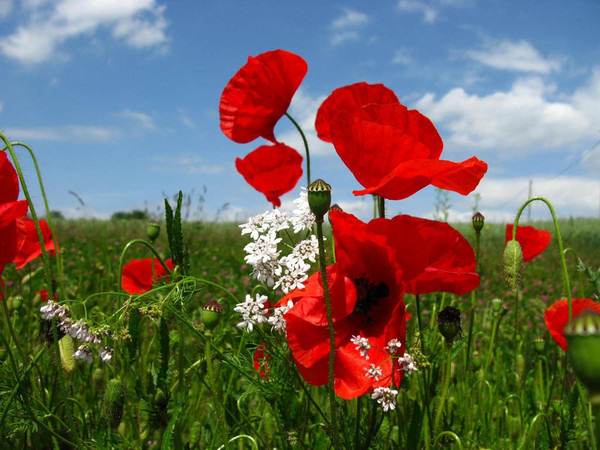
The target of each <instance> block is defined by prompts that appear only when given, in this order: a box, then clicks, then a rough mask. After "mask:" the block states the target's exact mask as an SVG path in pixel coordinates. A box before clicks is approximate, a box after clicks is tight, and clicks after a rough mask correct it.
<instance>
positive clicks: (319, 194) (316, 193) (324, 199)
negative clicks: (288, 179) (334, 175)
mask: <svg viewBox="0 0 600 450" xmlns="http://www.w3.org/2000/svg"><path fill="white" fill-rule="evenodd" d="M330 205H331V186H330V185H329V184H327V183H325V182H324V181H323V180H321V179H320V178H319V179H318V180H315V181H313V182H312V183H311V184H310V185H309V186H308V206H309V207H310V211H311V212H312V213H313V214H314V215H315V217H316V219H317V222H323V216H325V214H326V213H327V211H328V210H329V206H330Z"/></svg>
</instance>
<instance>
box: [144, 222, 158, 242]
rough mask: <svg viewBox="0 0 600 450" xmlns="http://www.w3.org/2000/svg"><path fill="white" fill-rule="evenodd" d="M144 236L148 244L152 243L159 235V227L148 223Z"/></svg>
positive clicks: (154, 223) (153, 223)
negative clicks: (145, 235)
mask: <svg viewBox="0 0 600 450" xmlns="http://www.w3.org/2000/svg"><path fill="white" fill-rule="evenodd" d="M146 234H147V235H148V239H150V242H154V241H155V240H156V239H157V238H158V236H159V235H160V225H159V224H157V223H156V222H150V223H149V224H148V226H147V227H146Z"/></svg>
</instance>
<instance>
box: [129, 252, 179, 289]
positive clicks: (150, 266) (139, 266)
mask: <svg viewBox="0 0 600 450" xmlns="http://www.w3.org/2000/svg"><path fill="white" fill-rule="evenodd" d="M165 264H166V266H167V267H168V268H169V269H171V270H172V269H173V262H172V261H171V260H170V259H167V260H166V261H165ZM153 274H154V278H153V277H152V275H153ZM166 276H167V271H166V270H165V268H164V267H163V266H162V264H161V263H160V262H159V261H158V258H154V259H151V258H146V259H132V260H131V261H129V262H128V263H127V264H125V266H123V275H122V278H121V287H122V288H123V290H124V291H125V292H127V293H128V294H132V295H133V294H143V293H144V292H148V291H149V290H151V289H152V286H153V285H154V283H156V282H157V281H159V280H161V279H163V278H165V277H166Z"/></svg>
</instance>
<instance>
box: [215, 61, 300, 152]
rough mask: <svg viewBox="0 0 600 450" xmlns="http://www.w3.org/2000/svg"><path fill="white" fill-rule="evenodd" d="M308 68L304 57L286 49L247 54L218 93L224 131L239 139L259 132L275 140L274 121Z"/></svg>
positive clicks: (238, 140)
mask: <svg viewBox="0 0 600 450" xmlns="http://www.w3.org/2000/svg"><path fill="white" fill-rule="evenodd" d="M307 70H308V65H307V64H306V61H304V59H302V58H301V57H300V56H298V55H296V54H294V53H290V52H287V51H285V50H274V51H270V52H266V53H262V54H260V55H258V56H256V57H252V56H250V57H249V58H248V62H247V63H246V64H245V65H244V66H243V67H242V68H241V69H240V70H239V71H238V72H237V73H236V74H235V75H234V76H233V78H232V79H231V80H229V83H227V86H225V89H224V90H223V94H222V95H221V102H220V104H219V112H220V114H221V130H222V131H223V133H224V134H225V135H226V136H227V137H228V138H229V139H231V140H232V141H234V142H239V143H246V142H250V141H253V140H254V139H256V138H257V137H259V136H262V137H263V138H265V139H268V140H269V141H271V142H273V143H275V142H277V140H276V139H275V135H274V134H273V129H274V128H275V124H276V123H277V121H278V120H279V119H280V118H281V116H283V115H284V114H285V112H286V111H287V109H288V107H289V106H290V103H291V101H292V97H293V96H294V93H295V92H296V90H297V89H298V86H300V83H302V80H303V79H304V76H305V75H306V72H307Z"/></svg>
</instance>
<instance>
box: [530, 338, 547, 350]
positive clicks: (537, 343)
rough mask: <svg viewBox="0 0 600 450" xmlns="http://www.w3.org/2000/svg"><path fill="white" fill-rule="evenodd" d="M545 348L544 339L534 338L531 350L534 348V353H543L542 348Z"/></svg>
mask: <svg viewBox="0 0 600 450" xmlns="http://www.w3.org/2000/svg"><path fill="white" fill-rule="evenodd" d="M545 347H546V341H544V338H542V337H536V338H535V339H534V340H533V348H535V351H536V352H538V353H544V348H545Z"/></svg>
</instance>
